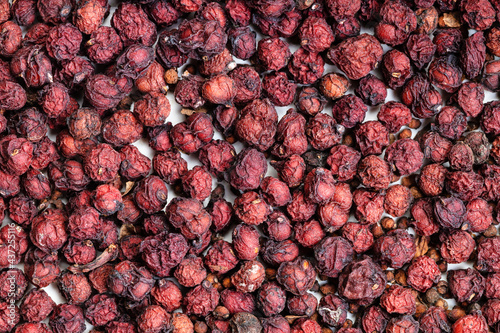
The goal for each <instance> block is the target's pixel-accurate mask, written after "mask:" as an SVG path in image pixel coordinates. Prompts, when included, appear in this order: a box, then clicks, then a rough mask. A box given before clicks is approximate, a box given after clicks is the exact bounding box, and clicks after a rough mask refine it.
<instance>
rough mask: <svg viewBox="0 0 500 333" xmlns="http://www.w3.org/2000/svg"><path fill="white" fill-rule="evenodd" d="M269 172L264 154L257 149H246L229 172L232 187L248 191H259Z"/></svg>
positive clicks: (237, 157)
mask: <svg viewBox="0 0 500 333" xmlns="http://www.w3.org/2000/svg"><path fill="white" fill-rule="evenodd" d="M266 172H267V161H266V158H265V156H264V154H263V153H261V152H259V151H258V150H256V149H249V148H247V149H245V150H243V151H241V152H240V153H239V154H238V155H237V156H236V161H235V162H234V165H233V167H232V168H231V169H230V170H229V172H228V180H229V183H230V184H231V186H233V187H234V188H236V189H238V190H240V191H248V190H254V189H257V188H258V187H259V186H260V184H261V182H262V180H263V179H264V176H265V174H266Z"/></svg>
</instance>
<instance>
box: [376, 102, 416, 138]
mask: <svg viewBox="0 0 500 333" xmlns="http://www.w3.org/2000/svg"><path fill="white" fill-rule="evenodd" d="M377 117H378V120H379V121H380V122H381V123H382V124H383V125H384V126H385V127H386V128H387V130H388V131H389V132H390V133H396V132H399V130H400V129H401V127H403V126H408V124H409V123H410V121H411V112H410V109H409V108H408V107H406V106H405V105H404V104H402V103H399V102H394V101H390V102H387V103H385V104H383V105H382V106H381V107H380V111H379V113H378V115H377Z"/></svg>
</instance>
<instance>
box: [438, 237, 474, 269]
mask: <svg viewBox="0 0 500 333" xmlns="http://www.w3.org/2000/svg"><path fill="white" fill-rule="evenodd" d="M440 240H441V246H440V252H441V256H442V257H443V259H444V260H446V262H448V263H450V264H458V263H461V262H465V261H467V260H468V259H469V257H470V255H471V254H472V251H474V248H475V245H476V243H475V242H474V239H473V238H472V236H471V235H470V233H468V232H466V231H463V230H452V231H451V232H449V233H447V234H444V233H442V234H441V235H440Z"/></svg>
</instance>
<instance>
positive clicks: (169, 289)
mask: <svg viewBox="0 0 500 333" xmlns="http://www.w3.org/2000/svg"><path fill="white" fill-rule="evenodd" d="M151 296H152V298H153V300H154V302H155V303H156V304H158V305H161V306H162V307H163V308H164V309H165V310H167V312H173V311H174V310H176V309H178V308H180V307H181V305H182V293H181V290H180V289H179V287H178V286H177V285H176V284H175V283H173V282H172V281H170V280H167V279H161V280H158V282H157V283H156V284H155V286H154V287H153V289H151Z"/></svg>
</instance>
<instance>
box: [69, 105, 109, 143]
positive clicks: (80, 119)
mask: <svg viewBox="0 0 500 333" xmlns="http://www.w3.org/2000/svg"><path fill="white" fill-rule="evenodd" d="M68 129H69V133H70V134H71V136H73V138H75V139H76V140H85V139H88V138H90V137H92V136H96V135H99V133H100V132H101V118H100V117H99V113H98V112H97V111H96V110H94V109H92V108H80V109H78V110H77V111H76V112H73V113H72V114H71V116H70V117H69V118H68Z"/></svg>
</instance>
